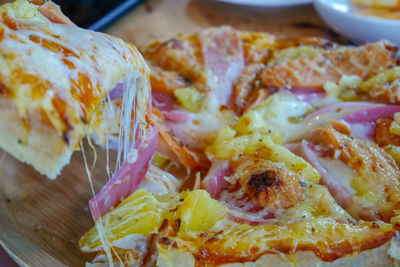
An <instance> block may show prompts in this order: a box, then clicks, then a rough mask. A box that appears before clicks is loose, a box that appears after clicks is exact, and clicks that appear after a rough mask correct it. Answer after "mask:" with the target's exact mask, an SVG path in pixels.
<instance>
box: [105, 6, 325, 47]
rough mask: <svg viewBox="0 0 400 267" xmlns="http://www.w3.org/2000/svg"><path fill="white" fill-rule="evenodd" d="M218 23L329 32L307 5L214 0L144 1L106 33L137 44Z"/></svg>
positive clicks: (286, 32) (285, 32) (280, 32)
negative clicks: (248, 4) (254, 4)
mask: <svg viewBox="0 0 400 267" xmlns="http://www.w3.org/2000/svg"><path fill="white" fill-rule="evenodd" d="M277 1H280V0H277ZM221 25H231V26H233V27H236V28H237V29H240V30H248V31H264V32H269V33H272V34H276V35H277V36H325V37H329V35H331V34H332V32H331V31H327V26H326V25H325V24H324V23H323V21H322V20H321V19H320V18H319V17H318V15H317V13H316V11H315V10H314V8H313V7H312V6H311V5H305V6H295V7H285V8H260V7H246V6H236V5H231V4H226V3H222V2H218V1H215V0H214V1H213V0H168V1H167V0H148V1H145V2H144V3H143V4H142V5H140V6H139V7H138V8H136V9H135V10H133V11H132V12H130V13H129V14H127V15H126V16H125V17H123V18H122V19H121V20H119V21H118V22H117V23H115V24H114V25H113V26H111V27H110V28H109V29H107V30H106V32H107V33H109V34H111V35H114V36H117V37H120V38H122V39H124V40H125V41H128V42H132V43H134V44H135V45H137V46H138V47H141V46H144V45H146V44H148V43H149V42H150V41H151V40H154V39H166V38H170V37H172V36H174V35H176V34H179V33H193V32H194V31H196V30H197V29H200V28H206V27H212V26H221Z"/></svg>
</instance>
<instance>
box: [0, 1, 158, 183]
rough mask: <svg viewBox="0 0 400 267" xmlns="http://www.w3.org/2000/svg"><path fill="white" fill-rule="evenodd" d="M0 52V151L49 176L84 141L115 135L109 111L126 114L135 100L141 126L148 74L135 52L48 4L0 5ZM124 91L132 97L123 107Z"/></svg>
mask: <svg viewBox="0 0 400 267" xmlns="http://www.w3.org/2000/svg"><path fill="white" fill-rule="evenodd" d="M0 51H1V57H0V110H1V112H0V113H1V115H0V128H1V131H0V147H1V148H2V149H4V150H5V151H7V152H8V153H10V154H11V155H13V156H14V157H16V158H17V159H18V160H20V161H22V162H27V163H29V164H30V165H32V166H33V167H34V168H35V169H36V170H37V171H39V172H40V173H42V174H44V175H46V176H48V177H49V178H56V176H57V175H58V174H59V173H60V172H61V169H62V167H63V166H64V165H66V164H67V163H68V162H69V160H70V157H71V155H72V153H73V151H75V150H78V149H79V143H80V141H81V140H82V138H83V137H85V136H90V137H92V138H93V139H94V140H95V141H96V143H98V144H100V145H103V146H105V145H106V132H107V133H109V136H113V135H116V136H118V133H119V131H118V129H119V125H120V124H121V123H120V122H121V120H120V119H119V118H117V119H114V120H113V123H109V124H108V125H107V121H111V120H107V119H106V117H107V116H108V114H111V113H112V112H110V111H108V110H110V109H112V110H113V114H111V115H113V116H114V117H117V116H118V114H120V113H122V114H126V116H130V115H129V114H132V111H131V110H132V106H133V103H136V104H135V105H134V106H135V110H138V112H137V114H138V115H137V116H136V117H135V120H136V121H137V123H139V122H141V124H140V125H144V124H146V122H147V121H146V118H145V116H147V115H146V114H147V113H146V110H149V108H148V99H149V97H150V90H149V87H148V81H149V69H148V67H147V65H146V64H145V62H144V60H143V58H142V56H141V55H140V53H139V52H138V50H137V49H136V48H135V47H134V46H133V45H130V44H126V43H124V42H123V41H122V40H120V39H117V38H115V37H111V36H108V35H105V34H102V33H97V32H93V31H87V30H84V29H81V28H79V27H77V26H75V25H73V24H72V22H71V21H70V20H69V19H68V18H67V17H65V16H64V15H63V14H62V13H61V11H60V10H59V8H58V6H56V5H55V4H54V3H52V2H51V1H49V2H46V3H44V2H42V1H33V2H32V3H30V2H28V1H25V0H18V1H16V2H14V3H11V4H6V5H3V6H1V7H0ZM126 88H128V89H129V90H125V89H126ZM136 91H137V94H136V93H135V92H136ZM125 92H133V93H132V94H131V95H132V96H134V97H133V98H131V99H129V97H126V101H125V102H126V103H125V102H124V103H123V101H122V98H121V96H122V95H123V94H124V93H125ZM125 94H127V93H125ZM127 101H130V103H128V102H127ZM124 106H130V108H128V110H130V112H129V114H128V112H122V111H123V107H124ZM131 117H132V118H134V116H133V115H132V116H131ZM131 117H129V118H128V119H129V120H130V119H131ZM145 127H146V126H142V128H145ZM114 139H115V138H114ZM114 142H115V140H114Z"/></svg>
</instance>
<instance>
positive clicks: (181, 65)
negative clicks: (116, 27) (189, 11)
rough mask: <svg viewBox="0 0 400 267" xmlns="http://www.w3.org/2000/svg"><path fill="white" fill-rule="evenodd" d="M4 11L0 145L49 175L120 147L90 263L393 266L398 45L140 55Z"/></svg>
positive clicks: (311, 42) (10, 8)
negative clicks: (78, 158) (91, 153)
mask: <svg viewBox="0 0 400 267" xmlns="http://www.w3.org/2000/svg"><path fill="white" fill-rule="evenodd" d="M0 13H1V24H0V49H1V52H2V54H1V57H0V58H1V59H0V65H1V68H0V93H1V95H0V101H1V102H0V103H1V105H0V106H1V108H2V112H1V114H2V115H1V117H0V123H1V127H2V128H1V129H2V131H1V133H0V146H1V147H2V148H3V149H4V150H6V151H8V152H9V153H10V154H12V155H14V156H15V157H16V158H17V159H19V160H21V161H24V162H27V163H29V164H31V165H32V166H33V167H34V168H35V169H37V170H38V171H40V172H41V173H43V174H45V175H47V176H49V177H50V178H53V177H55V176H56V175H57V174H58V173H59V172H60V170H61V168H62V167H63V166H64V165H65V164H67V163H68V160H69V157H70V156H71V154H72V152H73V151H74V150H78V149H79V148H80V149H81V150H82V153H83V155H85V151H84V150H83V148H84V146H82V145H81V140H82V138H83V137H87V140H88V142H89V143H90V144H91V142H92V141H94V142H95V143H96V144H97V145H98V146H97V148H96V147H94V146H93V145H91V146H92V147H93V148H94V149H106V150H107V152H108V151H109V150H116V151H117V153H116V154H117V158H116V168H115V169H114V170H110V167H109V166H108V165H109V164H108V160H107V166H106V168H105V170H104V171H107V172H108V173H109V175H110V180H109V181H108V182H107V184H106V185H104V187H103V188H102V189H101V190H100V191H99V192H98V193H97V194H94V196H93V198H92V199H91V200H90V201H89V207H90V211H91V214H92V217H93V219H94V226H93V227H92V228H91V229H89V230H88V231H87V232H86V233H85V234H84V235H83V236H82V238H81V239H80V241H79V246H80V249H81V250H82V251H83V252H86V253H96V254H95V256H94V258H93V260H92V261H91V262H90V263H87V266H107V265H118V266H293V265H294V266H317V265H318V266H394V265H396V264H398V261H399V260H400V256H399V239H398V231H399V229H400V217H399V216H400V169H399V166H400V165H399V164H400V106H399V102H400V94H399V92H400V60H399V54H398V49H397V47H396V46H395V45H394V44H392V43H390V42H388V41H385V40H382V41H378V42H376V43H367V44H362V45H360V46H351V45H343V44H339V43H336V42H333V41H330V40H326V39H323V38H318V37H306V38H278V37H276V36H273V35H271V34H268V33H261V32H247V31H240V30H236V29H234V28H232V27H229V26H222V27H216V28H209V29H202V30H199V31H197V32H196V33H194V34H191V35H178V36H176V37H173V38H171V39H169V40H163V41H153V42H151V43H150V44H149V45H148V46H147V47H143V48H142V49H141V54H142V55H143V57H142V56H141V54H140V53H139V52H138V50H136V48H134V47H133V46H132V45H130V44H126V43H124V42H123V41H121V40H119V39H117V38H114V37H111V36H108V35H105V34H101V33H95V32H91V31H86V30H83V29H80V28H78V27H76V26H75V25H73V24H72V22H71V21H69V20H68V18H66V17H65V16H64V15H63V14H62V13H61V11H60V10H59V9H58V8H57V6H55V5H54V4H53V3H52V2H46V3H42V2H37V1H32V2H27V1H24V0H17V1H16V2H14V3H11V4H7V5H4V6H1V7H0ZM17 48H18V49H17ZM150 85H151V86H150ZM150 89H151V90H150ZM107 157H108V153H107ZM84 160H85V162H84V163H83V164H85V165H86V169H87V175H88V177H89V179H90V178H91V171H90V168H88V167H87V165H88V164H87V162H86V158H85V157H84ZM82 175H85V174H82Z"/></svg>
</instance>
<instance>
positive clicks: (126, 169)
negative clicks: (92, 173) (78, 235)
mask: <svg viewBox="0 0 400 267" xmlns="http://www.w3.org/2000/svg"><path fill="white" fill-rule="evenodd" d="M157 135H158V131H157V129H156V128H155V127H153V128H151V129H150V131H149V132H147V135H146V138H144V139H139V140H137V141H136V143H135V146H134V148H135V150H136V151H137V155H138V156H137V157H136V158H135V157H133V159H128V160H126V161H125V162H124V163H123V164H122V166H121V168H120V169H119V170H118V171H117V172H116V173H115V175H114V176H113V177H112V178H111V180H110V181H108V183H107V184H106V185H105V186H104V187H103V188H102V189H101V190H100V192H99V193H98V194H96V196H94V197H93V198H92V199H91V200H90V201H89V207H90V211H91V213H92V216H93V217H94V218H95V219H97V218H99V217H100V216H102V215H103V214H105V213H106V212H107V211H109V210H111V209H112V208H113V207H115V206H117V205H118V204H119V203H120V202H121V201H122V200H124V199H125V198H126V197H127V196H129V195H131V194H132V193H133V192H135V191H136V189H137V188H138V186H139V184H140V182H141V181H142V179H143V177H144V176H145V174H146V172H147V170H148V168H149V165H150V163H151V161H152V159H153V157H154V155H155V152H156V148H157Z"/></svg>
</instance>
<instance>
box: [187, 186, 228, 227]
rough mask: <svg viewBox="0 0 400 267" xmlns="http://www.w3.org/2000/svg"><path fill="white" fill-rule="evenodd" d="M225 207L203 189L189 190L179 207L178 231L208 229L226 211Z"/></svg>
mask: <svg viewBox="0 0 400 267" xmlns="http://www.w3.org/2000/svg"><path fill="white" fill-rule="evenodd" d="M227 211H228V210H227V207H226V206H224V205H223V204H222V203H220V202H218V201H217V200H215V199H212V198H211V197H210V194H209V193H208V192H207V191H204V190H195V191H192V192H189V193H188V195H187V196H186V197H185V199H184V200H183V203H182V206H181V208H180V212H181V216H180V217H181V225H180V228H179V232H189V231H203V232H205V231H208V230H209V229H210V228H211V227H213V226H214V225H215V224H216V223H217V222H218V221H220V220H221V219H222V218H223V217H224V216H225V214H226V213H227Z"/></svg>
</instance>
